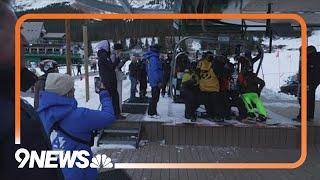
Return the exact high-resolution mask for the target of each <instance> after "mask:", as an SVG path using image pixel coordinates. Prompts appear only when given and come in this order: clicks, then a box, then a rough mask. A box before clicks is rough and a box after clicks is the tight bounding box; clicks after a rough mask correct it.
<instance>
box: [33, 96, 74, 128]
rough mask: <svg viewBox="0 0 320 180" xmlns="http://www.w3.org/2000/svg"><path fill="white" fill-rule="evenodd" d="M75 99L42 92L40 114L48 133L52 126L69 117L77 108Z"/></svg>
mask: <svg viewBox="0 0 320 180" xmlns="http://www.w3.org/2000/svg"><path fill="white" fill-rule="evenodd" d="M77 105H78V103H77V101H76V99H75V98H70V97H65V96H60V95H58V94H56V93H52V92H47V91H41V92H40V102H39V108H38V110H37V111H38V113H39V116H40V119H41V121H42V124H43V125H44V128H45V130H46V132H47V133H50V131H51V128H52V126H53V125H54V124H55V123H56V122H58V121H60V120H62V119H64V118H65V117H66V116H68V115H69V114H70V113H72V111H74V109H76V108H77Z"/></svg>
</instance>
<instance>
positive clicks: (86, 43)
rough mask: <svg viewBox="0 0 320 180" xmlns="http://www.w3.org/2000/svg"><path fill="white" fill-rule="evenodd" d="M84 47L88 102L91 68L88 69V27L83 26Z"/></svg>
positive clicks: (87, 97) (87, 98) (87, 99)
mask: <svg viewBox="0 0 320 180" xmlns="http://www.w3.org/2000/svg"><path fill="white" fill-rule="evenodd" d="M83 46H84V58H83V59H84V78H85V86H86V87H85V88H86V101H87V102H88V101H89V99H90V97H89V72H88V71H89V68H88V61H89V58H88V54H89V53H88V52H89V51H88V27H87V26H86V25H85V26H83Z"/></svg>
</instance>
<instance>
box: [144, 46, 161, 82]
mask: <svg viewBox="0 0 320 180" xmlns="http://www.w3.org/2000/svg"><path fill="white" fill-rule="evenodd" d="M145 58H146V59H147V61H148V63H147V64H148V65H147V71H148V80H149V84H150V86H151V87H156V86H158V84H159V83H162V80H163V69H162V65H161V62H160V60H159V53H158V52H155V51H152V50H150V51H148V52H147V53H146V54H145Z"/></svg>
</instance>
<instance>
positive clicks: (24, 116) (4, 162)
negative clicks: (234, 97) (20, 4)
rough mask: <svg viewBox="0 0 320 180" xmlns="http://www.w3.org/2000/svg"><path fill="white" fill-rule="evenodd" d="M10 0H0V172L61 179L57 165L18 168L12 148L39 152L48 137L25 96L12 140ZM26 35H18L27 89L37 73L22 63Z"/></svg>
mask: <svg viewBox="0 0 320 180" xmlns="http://www.w3.org/2000/svg"><path fill="white" fill-rule="evenodd" d="M9 3H10V2H9V1H4V0H0V29H1V30H0V39H1V43H0V54H1V59H0V80H1V82H4V83H6V85H3V86H0V108H1V125H0V174H1V179H2V180H12V179H14V180H18V179H23V180H34V179H46V180H60V179H64V178H63V175H62V173H61V170H60V169H57V168H50V169H44V168H38V167H37V166H35V167H34V168H28V165H26V166H25V167H24V168H22V169H19V168H18V165H19V163H18V162H17V161H16V159H15V152H16V150H18V149H20V148H25V149H27V150H28V151H31V150H34V151H36V152H37V153H38V154H40V153H41V151H47V150H51V149H52V148H51V144H50V140H49V139H48V138H47V136H46V133H45V131H44V127H43V126H42V123H41V121H40V119H39V116H38V114H37V113H36V111H35V110H34V108H33V107H32V106H31V105H30V104H29V103H27V102H26V101H24V100H21V102H20V103H21V106H20V112H21V117H20V122H21V143H20V144H15V132H14V118H15V116H14V115H15V111H14V105H15V104H14V102H15V100H14V58H15V53H14V39H15V36H14V27H15V23H16V16H15V14H14V12H13V11H12V10H11V8H10V7H9ZM25 45H27V42H26V39H25V38H24V37H23V36H22V38H21V44H20V48H21V83H20V84H21V90H22V91H26V90H28V89H29V88H30V87H31V86H32V85H33V84H34V83H35V81H36V76H35V75H34V74H33V73H31V72H30V71H29V70H28V69H27V68H25V65H24V59H23V55H24V53H23V52H24V46H25Z"/></svg>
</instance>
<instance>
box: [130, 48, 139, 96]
mask: <svg viewBox="0 0 320 180" xmlns="http://www.w3.org/2000/svg"><path fill="white" fill-rule="evenodd" d="M138 71H139V64H138V56H137V55H136V54H135V55H133V57H132V61H131V63H130V65H129V78H130V81H131V88H130V101H131V102H134V101H135V99H136V92H137V84H138Z"/></svg>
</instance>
